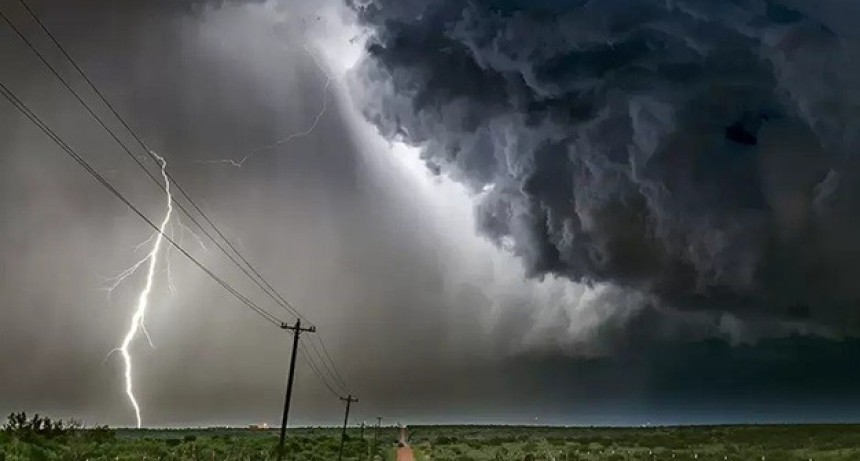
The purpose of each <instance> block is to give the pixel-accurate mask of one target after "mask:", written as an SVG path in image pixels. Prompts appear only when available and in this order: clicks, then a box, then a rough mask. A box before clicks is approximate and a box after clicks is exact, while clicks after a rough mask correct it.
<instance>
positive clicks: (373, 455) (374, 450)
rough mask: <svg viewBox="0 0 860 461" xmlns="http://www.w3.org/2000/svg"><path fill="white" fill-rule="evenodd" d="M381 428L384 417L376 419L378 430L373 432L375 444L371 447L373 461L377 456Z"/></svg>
mask: <svg viewBox="0 0 860 461" xmlns="http://www.w3.org/2000/svg"><path fill="white" fill-rule="evenodd" d="M380 426H382V416H377V417H376V430H375V431H373V444H372V445H371V447H372V448H371V450H370V459H371V461H372V460H373V458H374V457H375V456H376V443H377V440H379V428H380Z"/></svg>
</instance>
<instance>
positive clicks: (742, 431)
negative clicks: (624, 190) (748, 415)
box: [0, 425, 860, 461]
mask: <svg viewBox="0 0 860 461" xmlns="http://www.w3.org/2000/svg"><path fill="white" fill-rule="evenodd" d="M397 434H398V431H397V429H395V428H383V429H382V430H381V432H380V438H379V440H380V443H379V444H378V445H379V450H378V453H377V454H376V456H374V459H376V460H384V461H389V460H393V454H394V446H395V443H396V437H397ZM349 435H350V438H349V440H348V442H347V444H346V448H345V451H344V460H349V461H358V460H367V459H370V458H369V454H370V448H371V440H372V438H373V429H368V430H366V431H365V437H364V439H361V438H360V437H359V432H358V430H357V429H350V431H349ZM339 437H340V431H339V430H338V429H332V428H302V429H291V430H290V431H289V433H288V442H287V448H288V453H289V456H288V459H291V460H293V461H300V460H301V461H330V460H336V459H337V450H338V445H339V440H340V439H339ZM410 439H411V444H412V446H413V448H414V450H415V454H416V460H417V461H428V460H436V461H470V460H474V461H483V460H487V461H490V460H493V461H495V460H517V461H522V460H554V461H561V460H564V461H569V460H577V461H586V460H589V461H590V460H617V461H626V460H636V461H638V460H642V461H644V460H667V461H668V460H714V461H717V460H756V461H758V460H762V459H765V460H768V461H779V460H791V461H799V460H810V459H811V460H816V461H825V460H860V426H858V425H792V426H711V427H707V426H698V427H655V428H559V427H507V426H420V427H412V428H411V429H410ZM276 444H277V433H276V432H275V431H251V430H245V429H223V428H218V429H182V430H122V429H121V430H110V429H107V428H101V429H98V430H81V429H77V430H74V431H69V432H67V433H64V434H61V435H52V436H48V435H39V434H34V433H30V434H26V433H17V434H16V433H12V432H10V431H5V432H3V433H0V461H21V460H36V461H38V460H69V461H77V460H81V461H83V460H93V461H94V460H116V461H119V460H165V461H166V460H195V461H197V460H213V461H214V460H235V461H240V460H243V461H252V460H259V461H263V460H272V459H275V456H274V455H275V452H274V449H275V447H276Z"/></svg>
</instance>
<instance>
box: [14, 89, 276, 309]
mask: <svg viewBox="0 0 860 461" xmlns="http://www.w3.org/2000/svg"><path fill="white" fill-rule="evenodd" d="M0 93H2V94H3V96H4V97H5V98H6V100H8V101H9V102H10V103H11V104H12V105H13V106H14V107H15V108H16V109H18V111H19V112H21V113H22V114H24V115H25V116H26V117H27V118H28V119H30V121H31V122H33V124H34V125H36V126H37V127H38V128H39V129H40V130H42V132H43V133H45V135H47V136H48V137H49V138H50V139H51V140H52V141H54V143H55V144H57V146H59V147H60V148H61V149H62V150H63V151H64V152H65V153H66V154H68V155H69V156H70V157H72V159H74V160H75V162H77V163H78V165H80V166H81V167H83V168H84V170H86V171H87V173H89V174H90V175H92V176H93V177H94V178H95V179H96V180H97V181H98V182H99V183H100V184H101V185H102V186H104V187H105V188H106V189H108V191H110V192H111V193H112V194H113V195H114V196H116V197H117V198H118V199H119V200H120V201H122V202H123V203H124V204H125V205H126V206H128V207H129V208H130V209H131V210H132V211H134V213H135V214H137V215H138V216H139V217H140V218H141V219H143V221H144V222H146V224H148V225H149V226H150V227H152V228H153V229H155V231H156V232H158V233H160V234H161V235H162V236H163V238H164V239H165V240H167V241H168V242H169V243H170V244H171V245H173V247H174V248H176V249H177V250H179V252H181V253H182V254H183V255H184V256H185V257H187V258H188V259H189V260H190V261H191V262H193V263H194V264H195V265H196V266H197V267H198V268H200V269H201V270H202V271H203V272H204V273H206V275H208V276H209V277H211V278H212V279H213V280H215V282H217V283H218V284H219V285H221V287H223V288H224V289H225V290H227V292H229V293H230V294H231V295H233V296H234V297H236V299H238V300H239V301H241V302H242V303H243V304H245V305H246V306H247V307H248V308H250V309H251V310H252V311H254V312H256V313H257V314H259V315H260V316H261V317H263V318H264V319H265V320H267V321H268V322H270V323H272V324H274V325H278V326H280V325H281V324H282V322H281V321H280V319H278V318H277V317H275V316H274V315H272V314H271V313H269V312H268V311H266V310H265V309H263V308H262V307H260V306H258V305H257V304H255V303H254V302H253V301H251V300H250V299H248V298H247V297H246V296H244V295H243V294H242V293H240V292H239V291H238V290H236V289H235V288H233V287H232V286H231V285H230V284H229V283H227V282H226V281H225V280H224V279H222V278H220V277H218V276H217V275H216V274H215V273H214V272H212V271H211V270H210V269H209V268H207V267H206V266H205V265H204V264H203V263H201V262H200V261H198V260H197V259H196V258H195V257H194V256H192V255H191V253H189V252H188V251H187V250H186V249H185V248H183V247H182V246H180V245H179V244H178V243H177V242H176V241H175V240H173V239H172V238H171V237H170V236H168V235H167V234H165V233H163V232H161V230H160V229H159V228H158V226H157V225H156V224H155V223H154V222H152V221H151V220H150V219H149V218H148V217H146V215H145V214H143V212H141V211H140V210H139V209H138V208H137V207H136V206H134V204H132V203H131V201H130V200H129V199H128V198H126V197H125V195H123V194H122V192H120V191H119V190H118V189H117V188H116V187H115V186H114V185H113V184H111V183H110V181H108V180H107V179H105V178H104V176H102V175H101V174H99V172H98V171H96V170H95V169H94V168H93V167H92V166H91V165H90V164H89V163H88V162H87V161H86V160H85V159H84V158H83V157H81V156H80V154H78V153H77V152H76V151H75V150H74V149H73V148H72V147H71V146H69V145H68V144H67V143H66V142H65V141H64V140H63V139H62V138H61V137H60V136H59V135H57V134H56V132H54V131H53V130H52V129H51V128H50V127H49V126H48V125H47V124H46V123H45V122H43V121H42V119H41V118H39V116H38V115H36V114H35V113H34V112H33V111H32V110H30V108H29V107H28V106H27V105H26V104H25V103H24V102H23V101H21V100H20V99H19V98H18V97H17V96H15V93H13V92H12V91H11V90H10V89H9V88H8V87H7V86H6V85H5V84H3V83H2V82H0Z"/></svg>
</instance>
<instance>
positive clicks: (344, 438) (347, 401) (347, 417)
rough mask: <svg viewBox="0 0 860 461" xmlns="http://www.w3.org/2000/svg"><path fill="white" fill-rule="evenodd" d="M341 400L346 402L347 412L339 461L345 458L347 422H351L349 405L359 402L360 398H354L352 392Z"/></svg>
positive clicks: (338, 456)
mask: <svg viewBox="0 0 860 461" xmlns="http://www.w3.org/2000/svg"><path fill="white" fill-rule="evenodd" d="M340 399H341V400H343V401H344V402H346V414H345V415H343V430H342V431H341V432H340V450H338V453H337V461H341V460H342V459H343V442H344V440H346V424H347V422H349V407H350V406H351V405H352V403H353V402H355V403H358V399H354V398H352V394H350V395H348V396H346V397H341V398H340Z"/></svg>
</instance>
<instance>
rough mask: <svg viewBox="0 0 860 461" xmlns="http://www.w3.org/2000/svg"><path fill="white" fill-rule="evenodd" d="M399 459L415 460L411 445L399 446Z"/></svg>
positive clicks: (400, 460)
mask: <svg viewBox="0 0 860 461" xmlns="http://www.w3.org/2000/svg"><path fill="white" fill-rule="evenodd" d="M397 461H415V457H414V456H413V455H412V448H411V447H410V446H409V445H404V446H402V447H397Z"/></svg>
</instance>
